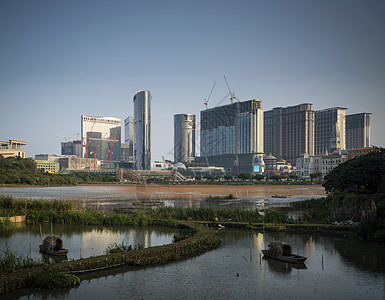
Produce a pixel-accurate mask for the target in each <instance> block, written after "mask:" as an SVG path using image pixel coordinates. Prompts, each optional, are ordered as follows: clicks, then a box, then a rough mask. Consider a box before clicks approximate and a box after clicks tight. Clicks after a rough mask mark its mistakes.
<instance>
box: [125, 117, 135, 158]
mask: <svg viewBox="0 0 385 300" xmlns="http://www.w3.org/2000/svg"><path fill="white" fill-rule="evenodd" d="M124 142H125V143H127V144H128V147H127V148H128V160H129V161H134V142H135V127H134V117H133V116H128V117H127V118H126V119H125V120H124Z"/></svg>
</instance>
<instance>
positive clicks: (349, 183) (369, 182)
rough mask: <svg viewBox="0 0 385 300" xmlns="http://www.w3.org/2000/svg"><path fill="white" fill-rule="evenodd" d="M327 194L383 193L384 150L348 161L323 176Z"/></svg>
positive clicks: (384, 182) (384, 176)
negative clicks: (337, 191) (336, 191)
mask: <svg viewBox="0 0 385 300" xmlns="http://www.w3.org/2000/svg"><path fill="white" fill-rule="evenodd" d="M323 186H324V187H325V190H326V191H327V192H333V191H335V190H340V191H344V192H349V191H353V192H364V193H378V192H384V191H385V155H384V150H383V149H379V150H378V151H377V152H373V153H370V154H368V155H365V156H361V157H357V158H354V159H351V160H348V161H346V162H344V163H342V164H340V165H339V166H337V167H336V168H335V169H334V170H332V171H331V172H330V173H329V174H327V175H326V176H325V182H324V184H323Z"/></svg>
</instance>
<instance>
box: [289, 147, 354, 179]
mask: <svg viewBox="0 0 385 300" xmlns="http://www.w3.org/2000/svg"><path fill="white" fill-rule="evenodd" d="M347 160H348V154H347V151H336V152H335V153H331V154H327V153H322V154H319V155H316V156H312V155H308V154H302V155H301V156H300V157H299V158H298V159H297V162H296V175H297V176H298V177H300V178H310V175H311V174H314V173H318V172H320V173H322V174H323V175H326V174H328V173H329V172H330V171H331V170H333V169H334V168H336V167H337V166H338V165H339V164H342V163H344V162H345V161H347Z"/></svg>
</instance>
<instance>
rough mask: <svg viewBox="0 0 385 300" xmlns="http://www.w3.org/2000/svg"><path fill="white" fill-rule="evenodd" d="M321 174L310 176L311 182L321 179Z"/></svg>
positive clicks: (316, 173)
mask: <svg viewBox="0 0 385 300" xmlns="http://www.w3.org/2000/svg"><path fill="white" fill-rule="evenodd" d="M322 177H323V173H322V172H315V173H312V174H310V179H311V182H313V180H314V179H322Z"/></svg>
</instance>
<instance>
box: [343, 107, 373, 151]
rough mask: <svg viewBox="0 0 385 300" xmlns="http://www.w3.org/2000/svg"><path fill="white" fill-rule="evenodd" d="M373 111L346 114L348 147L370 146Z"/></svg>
mask: <svg viewBox="0 0 385 300" xmlns="http://www.w3.org/2000/svg"><path fill="white" fill-rule="evenodd" d="M370 117H371V113H359V114H354V115H347V116H346V149H359V148H365V147H370Z"/></svg>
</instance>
